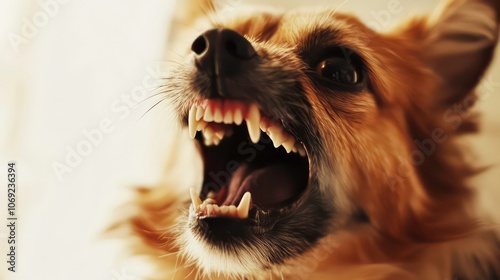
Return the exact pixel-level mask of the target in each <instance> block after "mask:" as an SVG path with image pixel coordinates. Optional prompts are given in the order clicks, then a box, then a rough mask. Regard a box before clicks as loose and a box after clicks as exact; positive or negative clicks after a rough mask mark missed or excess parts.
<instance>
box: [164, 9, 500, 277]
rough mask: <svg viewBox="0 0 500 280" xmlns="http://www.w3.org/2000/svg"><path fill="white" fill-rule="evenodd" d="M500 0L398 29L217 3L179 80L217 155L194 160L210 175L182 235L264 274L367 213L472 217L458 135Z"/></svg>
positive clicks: (189, 248)
mask: <svg viewBox="0 0 500 280" xmlns="http://www.w3.org/2000/svg"><path fill="white" fill-rule="evenodd" d="M491 2H493V1H491ZM211 5H212V6H213V4H211ZM494 5H496V4H492V3H489V2H488V1H455V2H453V3H451V4H449V5H447V6H445V9H444V10H443V12H441V13H439V14H438V16H435V17H434V18H421V19H416V20H414V21H412V22H410V23H408V24H407V25H405V26H404V27H403V28H400V29H397V30H396V31H394V32H393V33H385V34H379V33H377V32H375V31H373V30H371V29H369V28H368V27H366V26H365V25H363V24H362V23H361V22H360V21H359V20H357V19H356V18H354V17H352V16H348V15H343V14H340V13H336V12H335V11H334V10H328V9H327V10H321V11H318V10H314V11H313V10H311V11H306V10H297V11H292V12H287V13H276V12H268V11H249V10H246V9H242V11H238V10H233V11H232V12H231V13H230V14H227V13H226V14H225V16H224V17H220V18H217V17H212V18H211V19H212V20H211V24H212V25H211V27H209V28H207V29H206V31H204V32H202V34H199V36H198V37H197V38H195V39H194V40H193V41H192V44H191V46H190V49H191V50H190V52H189V53H188V54H187V55H186V57H185V60H184V62H183V63H182V64H180V65H178V66H177V67H176V69H174V70H173V71H172V73H171V74H170V76H169V77H168V78H167V80H166V81H167V82H166V83H167V84H166V88H167V90H166V94H167V95H168V97H169V98H170V100H171V102H172V104H174V106H175V112H176V114H177V116H178V119H179V120H180V122H181V123H182V125H183V126H184V127H186V131H189V134H190V136H191V138H193V144H194V145H196V147H197V149H198V151H199V154H200V157H201V159H202V162H203V174H189V175H183V176H200V178H201V177H202V178H203V180H202V181H203V182H202V183H201V184H200V185H197V186H192V187H193V190H192V192H191V197H192V203H191V205H190V206H189V205H188V204H187V203H186V208H187V207H189V211H188V214H186V215H185V216H183V217H181V218H180V219H179V221H180V222H179V224H178V225H177V227H176V228H177V229H178V230H179V234H178V236H177V238H178V242H179V243H178V244H179V246H181V251H182V252H183V253H185V254H186V255H187V256H188V257H189V258H190V259H191V260H193V261H195V262H196V263H197V265H198V266H199V267H200V268H201V269H202V270H204V271H205V272H208V273H210V272H222V273H225V274H228V275H238V276H251V275H254V274H255V273H256V272H257V271H264V270H267V269H272V268H273V267H275V266H279V265H281V264H284V263H286V262H287V261H289V260H293V259H297V258H300V256H301V255H303V254H305V253H306V252H307V251H310V250H312V249H313V248H314V247H315V244H316V243H317V242H318V241H319V240H320V239H321V238H323V237H325V236H326V235H328V234H332V233H335V232H337V231H339V230H344V231H345V230H347V231H348V230H350V229H351V228H353V230H354V228H356V227H355V225H356V224H366V225H368V226H369V227H371V228H373V229H376V231H378V232H380V233H381V234H383V235H384V236H389V237H391V238H395V239H398V240H434V239H442V238H448V237H450V236H454V235H457V234H460V233H463V230H464V229H466V228H467V227H469V226H470V225H471V223H470V222H469V221H468V220H467V219H464V218H463V217H464V216H461V215H466V214H464V213H466V203H465V202H466V201H467V200H468V197H469V190H468V189H467V188H466V186H465V185H464V182H463V181H464V179H465V178H466V177H467V176H468V175H469V174H470V169H469V167H467V166H465V165H462V164H460V163H461V162H462V160H461V156H460V153H458V152H457V151H456V148H455V146H454V145H452V143H453V142H454V140H453V138H454V137H455V135H457V134H459V131H463V130H466V128H469V126H468V125H467V123H468V118H467V115H466V113H465V112H466V111H467V108H468V107H470V105H471V104H472V103H473V102H472V101H473V98H470V96H471V95H469V93H470V92H471V91H472V90H473V88H474V87H475V86H476V84H477V83H478V81H479V79H480V77H481V75H482V74H483V71H484V70H485V68H486V67H487V65H488V64H489V61H490V60H491V56H492V52H493V49H494V46H495V42H496V36H497V23H498V18H497V14H496V13H495V9H497V10H498V7H495V9H494V7H493V6H494ZM214 19H215V20H214ZM186 47H188V46H186ZM457 106H458V107H460V108H458V107H457ZM451 210H453V211H451ZM460 217H461V218H462V220H461V221H460ZM459 221H460V222H459Z"/></svg>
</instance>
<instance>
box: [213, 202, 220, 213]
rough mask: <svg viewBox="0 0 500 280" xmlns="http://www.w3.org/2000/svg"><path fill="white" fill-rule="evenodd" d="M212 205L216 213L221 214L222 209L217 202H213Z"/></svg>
mask: <svg viewBox="0 0 500 280" xmlns="http://www.w3.org/2000/svg"><path fill="white" fill-rule="evenodd" d="M212 207H213V209H214V210H213V211H214V214H219V212H220V209H219V205H217V204H212Z"/></svg>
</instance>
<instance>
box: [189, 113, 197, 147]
mask: <svg viewBox="0 0 500 280" xmlns="http://www.w3.org/2000/svg"><path fill="white" fill-rule="evenodd" d="M195 114H196V107H195V106H194V105H193V106H192V107H191V109H190V110H189V118H188V127H189V137H190V138H191V139H194V137H195V136H196V128H197V126H198V125H197V122H196V116H195Z"/></svg>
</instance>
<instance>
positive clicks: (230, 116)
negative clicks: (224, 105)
mask: <svg viewBox="0 0 500 280" xmlns="http://www.w3.org/2000/svg"><path fill="white" fill-rule="evenodd" d="M224 123H225V124H232V123H233V112H231V110H227V112H226V115H225V116H224Z"/></svg>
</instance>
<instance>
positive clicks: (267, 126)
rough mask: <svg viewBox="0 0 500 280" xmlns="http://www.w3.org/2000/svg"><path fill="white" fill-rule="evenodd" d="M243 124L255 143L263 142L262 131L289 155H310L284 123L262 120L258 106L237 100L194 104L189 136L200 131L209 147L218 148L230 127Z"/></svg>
mask: <svg viewBox="0 0 500 280" xmlns="http://www.w3.org/2000/svg"><path fill="white" fill-rule="evenodd" d="M243 120H245V121H246V124H247V129H248V135H249V136H250V140H251V141H252V142H253V143H258V142H259V139H260V133H261V130H262V131H263V132H265V133H267V134H268V135H269V138H271V140H272V141H273V144H274V147H276V148H277V147H279V146H283V148H285V150H286V151H287V152H288V153H290V152H296V153H299V154H300V155H302V156H305V155H306V153H305V150H304V148H303V147H302V145H301V144H300V143H298V142H297V141H296V139H295V137H293V136H292V135H291V134H290V133H288V132H287V131H286V130H285V129H284V127H283V125H282V123H281V122H280V121H277V122H271V121H270V120H269V119H267V118H266V117H263V116H261V113H260V110H259V107H258V106H257V105H256V104H246V103H243V102H240V101H235V100H205V101H204V102H203V103H202V104H193V105H192V106H191V109H190V110H189V117H188V124H189V136H190V137H191V138H192V139H194V137H195V136H196V132H197V131H203V138H204V143H205V145H218V144H219V143H220V141H221V140H222V139H223V138H224V136H226V135H230V134H231V133H232V130H231V127H230V126H227V124H236V125H240V124H241V123H242V122H243ZM209 124H210V125H209ZM218 124H220V125H218ZM224 124H226V125H224ZM259 128H260V129H259Z"/></svg>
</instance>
